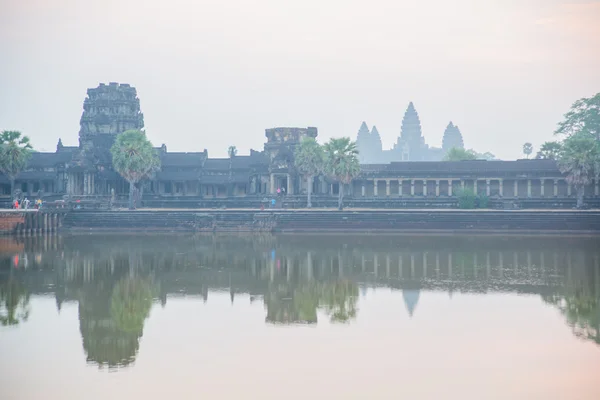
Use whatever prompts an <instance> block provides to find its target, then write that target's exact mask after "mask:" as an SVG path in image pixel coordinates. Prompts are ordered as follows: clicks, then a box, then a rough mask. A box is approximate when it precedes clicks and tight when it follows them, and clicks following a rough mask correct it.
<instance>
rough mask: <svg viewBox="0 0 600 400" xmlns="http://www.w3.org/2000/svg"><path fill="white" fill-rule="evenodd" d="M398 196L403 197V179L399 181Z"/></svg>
mask: <svg viewBox="0 0 600 400" xmlns="http://www.w3.org/2000/svg"><path fill="white" fill-rule="evenodd" d="M398 196H400V197H402V179H398Z"/></svg>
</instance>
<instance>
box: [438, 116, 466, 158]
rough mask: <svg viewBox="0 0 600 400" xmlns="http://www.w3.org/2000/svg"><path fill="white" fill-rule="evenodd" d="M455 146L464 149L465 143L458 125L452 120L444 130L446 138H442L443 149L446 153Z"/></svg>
mask: <svg viewBox="0 0 600 400" xmlns="http://www.w3.org/2000/svg"><path fill="white" fill-rule="evenodd" d="M453 147H456V148H459V149H464V148H465V144H464V142H463V138H462V134H461V133H460V130H459V129H458V125H454V124H453V123H452V121H450V123H449V124H448V126H447V127H446V130H445V131H444V138H443V139H442V150H443V151H444V154H445V153H447V152H448V151H450V149H452V148H453Z"/></svg>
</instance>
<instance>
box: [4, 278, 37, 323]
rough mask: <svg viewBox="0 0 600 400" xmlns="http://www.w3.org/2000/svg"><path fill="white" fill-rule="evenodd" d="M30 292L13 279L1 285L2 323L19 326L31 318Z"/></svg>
mask: <svg viewBox="0 0 600 400" xmlns="http://www.w3.org/2000/svg"><path fill="white" fill-rule="evenodd" d="M29 311H30V310H29V292H28V291H27V290H26V289H25V287H23V285H21V283H20V282H19V281H17V280H15V279H13V278H12V277H10V278H9V279H8V280H7V281H5V282H2V283H1V284H0V323H1V324H2V325H4V326H6V325H18V324H19V323H20V322H21V321H23V322H25V321H27V319H28V318H29Z"/></svg>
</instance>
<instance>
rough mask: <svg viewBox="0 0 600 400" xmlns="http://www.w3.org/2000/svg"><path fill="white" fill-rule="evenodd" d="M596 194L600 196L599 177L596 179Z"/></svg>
mask: <svg viewBox="0 0 600 400" xmlns="http://www.w3.org/2000/svg"><path fill="white" fill-rule="evenodd" d="M594 196H596V197H598V196H600V186H599V185H598V179H595V180H594Z"/></svg>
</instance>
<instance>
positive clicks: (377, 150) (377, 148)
mask: <svg viewBox="0 0 600 400" xmlns="http://www.w3.org/2000/svg"><path fill="white" fill-rule="evenodd" d="M371 146H372V154H373V158H375V160H377V159H378V158H380V157H381V152H382V151H383V144H382V143H381V136H380V135H379V131H378V130H377V127H376V126H375V125H373V129H371Z"/></svg>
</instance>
